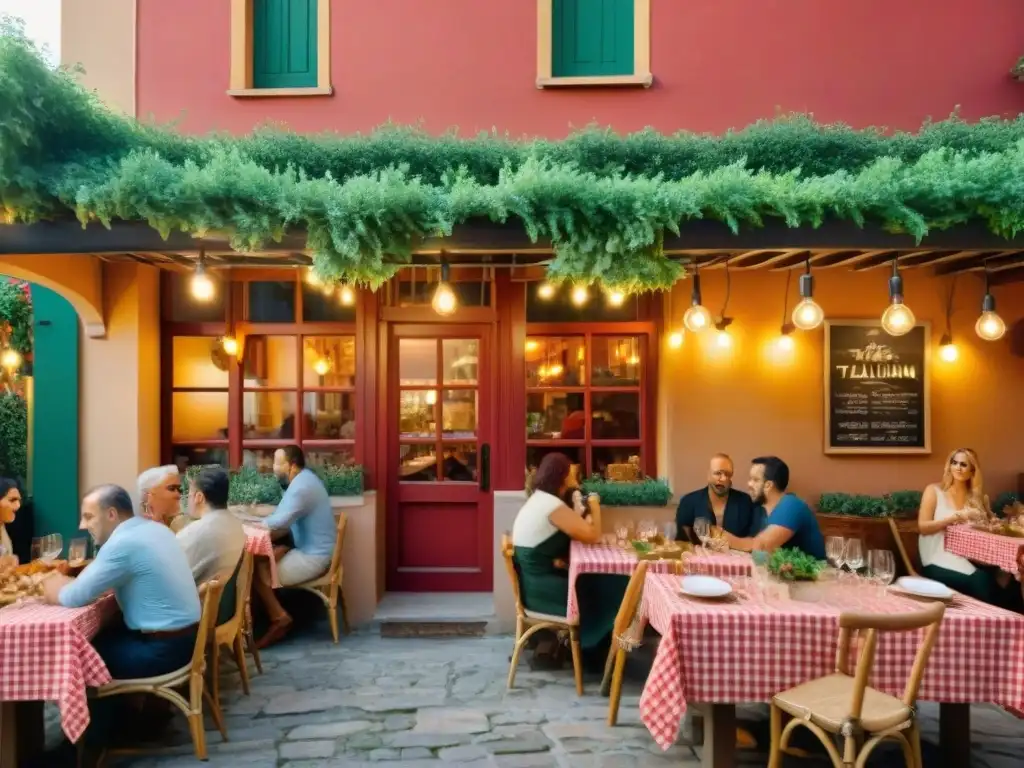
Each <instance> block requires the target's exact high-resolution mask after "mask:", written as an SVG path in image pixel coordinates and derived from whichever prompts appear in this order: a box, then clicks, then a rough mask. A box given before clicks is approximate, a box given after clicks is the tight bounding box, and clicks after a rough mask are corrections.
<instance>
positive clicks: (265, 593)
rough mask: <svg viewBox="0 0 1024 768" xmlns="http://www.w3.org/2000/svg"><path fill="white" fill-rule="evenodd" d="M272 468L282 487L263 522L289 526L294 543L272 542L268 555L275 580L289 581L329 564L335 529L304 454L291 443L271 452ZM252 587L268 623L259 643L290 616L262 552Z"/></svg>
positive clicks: (283, 630) (276, 635)
mask: <svg viewBox="0 0 1024 768" xmlns="http://www.w3.org/2000/svg"><path fill="white" fill-rule="evenodd" d="M274 474H275V475H277V478H278V480H280V481H281V485H282V486H284V488H285V492H284V496H282V497H281V503H280V504H278V505H277V509H275V510H274V512H273V514H271V515H269V516H268V517H267V519H266V526H267V528H269V529H270V531H271V533H283V532H284V531H285V530H290V531H291V534H292V540H293V541H294V543H295V546H294V547H293V548H291V549H289V548H288V547H285V546H282V545H278V546H275V547H274V558H275V559H276V560H277V578H278V581H279V582H280V584H281V586H282V587H292V586H295V585H296V584H302V583H304V582H307V581H310V580H311V579H315V578H316V577H317V576H321V575H323V574H324V573H325V572H326V571H327V569H328V568H329V567H330V565H331V557H332V556H333V555H334V539H335V535H336V527H335V523H334V512H333V511H332V510H331V500H330V497H329V496H328V495H327V489H326V488H324V484H323V483H322V482H320V478H319V477H317V476H316V475H315V474H314V473H313V472H312V471H311V470H309V469H306V456H305V454H303V452H302V449H301V448H299V447H298V446H297V445H289V446H286V447H285V448H278V449H277V450H276V451H275V452H274ZM256 592H257V593H258V594H259V596H260V599H261V600H262V601H263V605H264V606H266V609H267V615H268V617H269V618H270V626H269V627H268V628H267V631H266V633H265V634H264V635H263V637H261V638H260V640H259V643H258V646H259V647H260V648H265V647H267V646H268V645H271V644H272V643H275V642H277V641H278V640H280V639H281V638H282V637H284V636H285V635H286V634H287V633H288V630H289V629H290V628H291V625H292V617H291V616H289V615H288V612H287V611H286V610H285V609H284V608H283V607H282V606H281V603H280V602H278V600H277V596H276V595H275V594H274V587H273V586H272V584H271V579H270V563H268V562H267V561H266V560H265V559H263V558H261V559H260V560H259V562H258V563H257V567H256Z"/></svg>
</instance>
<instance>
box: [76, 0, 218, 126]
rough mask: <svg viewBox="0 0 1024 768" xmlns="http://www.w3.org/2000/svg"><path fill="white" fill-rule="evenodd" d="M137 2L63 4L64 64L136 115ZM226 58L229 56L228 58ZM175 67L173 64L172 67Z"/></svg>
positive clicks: (101, 94) (113, 103)
mask: <svg viewBox="0 0 1024 768" xmlns="http://www.w3.org/2000/svg"><path fill="white" fill-rule="evenodd" d="M135 3H136V0H62V1H61V30H60V57H61V64H64V65H67V66H76V65H81V66H82V67H83V68H84V70H85V72H84V74H83V75H82V82H83V84H84V85H85V86H86V88H89V89H90V90H94V91H96V92H97V93H98V94H99V97H100V99H102V100H103V101H104V102H106V103H107V104H108V105H109V106H111V107H112V108H114V109H116V110H119V111H121V112H124V113H126V114H129V115H133V116H134V115H135V39H136V35H135V21H136V12H135V11H136V9H135ZM225 55H226V54H225ZM169 66H173V64H169Z"/></svg>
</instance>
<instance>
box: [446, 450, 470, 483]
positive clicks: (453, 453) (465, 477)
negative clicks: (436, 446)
mask: <svg viewBox="0 0 1024 768" xmlns="http://www.w3.org/2000/svg"><path fill="white" fill-rule="evenodd" d="M441 473H442V477H443V479H445V480H450V481H452V482H459V483H475V482H476V481H477V449H476V443H457V444H447V443H446V444H445V445H444V461H443V463H442V464H441Z"/></svg>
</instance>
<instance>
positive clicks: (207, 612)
mask: <svg viewBox="0 0 1024 768" xmlns="http://www.w3.org/2000/svg"><path fill="white" fill-rule="evenodd" d="M223 591H224V584H223V582H221V581H220V580H219V579H210V580H209V581H206V582H203V583H202V584H200V585H199V597H200V598H201V599H202V601H203V611H202V613H201V614H200V617H199V632H197V633H196V647H195V649H194V650H193V651H192V671H193V672H196V671H197V670H198V671H200V672H201V671H202V670H203V668H204V660H205V658H206V643H207V642H208V639H209V637H210V633H211V632H213V631H214V630H215V629H216V623H217V608H218V606H219V605H220V596H221V593H222V592H223Z"/></svg>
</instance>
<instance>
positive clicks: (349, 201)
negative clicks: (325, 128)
mask: <svg viewBox="0 0 1024 768" xmlns="http://www.w3.org/2000/svg"><path fill="white" fill-rule="evenodd" d="M0 204H2V207H3V210H2V215H3V217H4V220H5V221H7V222H9V223H15V222H23V223H32V222H37V221H40V220H55V221H60V220H62V219H67V218H69V217H72V216H73V217H77V219H78V220H79V221H80V222H82V223H83V224H88V223H91V222H96V221H98V222H102V223H103V224H104V225H107V226H109V225H111V224H112V223H116V222H145V223H146V224H148V225H149V226H151V227H153V228H155V229H156V230H158V231H159V232H160V233H161V235H163V236H165V237H166V236H168V235H170V234H171V233H175V232H182V233H187V234H190V235H197V236H203V235H204V234H206V233H226V234H227V236H228V237H229V240H230V245H231V247H232V248H234V249H236V250H238V251H240V252H248V251H258V250H262V249H267V248H271V247H272V246H273V244H274V243H276V242H279V241H281V239H282V238H284V237H285V236H286V235H287V234H289V233H292V232H295V231H302V232H304V233H305V236H306V239H305V245H306V249H307V250H308V251H309V252H310V253H311V254H312V255H313V260H314V265H315V268H316V270H317V271H318V273H320V275H321V277H323V278H325V279H329V280H344V281H348V282H352V283H360V284H366V285H370V286H377V285H379V284H380V283H381V282H382V281H384V280H386V279H387V278H389V277H390V276H392V275H393V274H394V273H395V271H396V270H397V269H398V268H400V266H401V265H402V264H405V263H409V259H410V258H411V254H412V253H413V252H414V251H415V250H416V248H417V246H418V245H420V244H422V243H424V242H426V241H427V240H430V239H436V238H438V237H445V236H447V235H450V234H451V233H452V231H453V228H455V227H457V226H458V225H460V224H463V223H464V222H470V221H479V220H481V219H483V220H489V221H492V222H500V223H505V224H509V225H518V226H521V227H522V229H523V230H524V231H525V232H526V234H527V235H528V237H529V238H530V240H531V241H534V242H538V241H545V242H549V243H550V244H551V247H552V250H553V253H554V258H553V260H552V261H551V263H550V265H549V267H548V275H549V278H550V279H552V280H572V281H579V282H584V283H592V282H601V283H603V284H604V285H606V286H609V287H616V288H619V289H622V290H626V291H644V290H661V289H666V288H668V287H670V286H671V285H672V284H673V282H675V281H676V280H677V279H678V278H679V277H681V275H682V272H683V267H682V265H681V264H680V263H679V262H678V261H677V260H675V259H673V258H671V256H670V255H666V253H665V251H664V242H665V238H666V237H668V236H671V235H678V234H679V232H680V228H681V227H684V226H685V225H686V224H687V223H690V222H695V221H700V220H705V221H707V220H712V221H719V222H722V223H724V224H725V225H727V226H728V227H729V229H730V230H731V231H732V232H734V233H736V232H740V231H741V230H744V229H748V228H757V227H762V226H764V225H765V224H766V223H771V224H774V223H775V222H784V223H785V225H786V226H787V227H791V228H796V227H803V228H817V227H820V226H821V225H822V224H824V223H826V222H833V221H846V222H853V223H854V224H856V225H857V226H865V225H871V226H879V227H883V228H884V229H885V230H887V231H890V232H896V233H904V234H906V235H909V236H911V237H912V238H913V240H914V241H917V242H920V241H921V240H922V239H923V238H925V237H926V236H927V235H929V234H930V233H934V232H936V231H939V230H943V229H948V228H951V227H956V226H959V225H964V224H977V223H982V224H983V225H984V226H986V227H987V228H988V229H989V230H991V232H993V233H995V234H996V235H999V236H1000V237H1007V238H1010V237H1013V236H1015V235H1016V234H1017V233H1018V232H1019V231H1020V230H1021V229H1022V228H1024V119H1022V118H1020V117H1018V118H1017V119H1015V120H1009V121H1007V120H1001V119H996V118H993V119H987V120H983V121H981V122H979V123H975V124H968V123H966V122H964V121H962V120H960V119H958V118H957V117H956V116H953V117H951V118H949V119H948V120H945V121H942V122H937V123H929V124H926V125H925V126H924V127H923V128H922V129H921V130H920V131H919V132H917V133H914V134H909V133H899V132H897V133H885V132H883V131H880V130H875V129H866V130H854V129H852V128H850V127H848V126H845V125H838V124H833V125H821V124H817V123H815V122H814V121H813V119H812V118H810V117H808V116H793V117H786V118H780V119H777V120H774V121H764V122H759V123H756V124H754V125H751V126H749V127H747V128H745V129H743V130H740V131H735V132H730V133H727V134H725V135H723V136H706V135H698V134H692V133H678V134H675V135H672V136H666V135H662V134H659V133H656V132H654V131H651V130H647V131H641V132H639V133H635V134H631V135H628V136H619V135H616V134H615V133H613V132H611V131H609V130H603V129H596V128H592V129H588V130H585V131H582V132H579V133H577V134H574V135H572V136H571V137H569V138H568V139H565V140H562V141H549V140H522V141H516V140H512V139H510V138H509V137H507V136H502V135H498V134H484V135H480V136H476V137H473V138H459V137H457V136H456V135H454V134H449V135H444V136H431V135H428V134H426V133H425V132H422V131H420V130H418V129H415V128H407V127H406V128H403V127H394V126H392V127H385V128H382V129H380V130H378V131H376V132H374V133H371V134H369V135H351V136H340V135H337V134H326V133H325V134H318V135H308V134H306V135H300V134H296V133H291V132H288V131H286V130H284V129H281V128H276V127H265V128H260V129H258V130H256V131H254V132H252V133H251V134H248V135H245V136H229V135H224V134H213V135H207V136H201V137H197V136H188V135H182V134H180V133H178V132H176V131H175V130H173V128H172V127H165V126H154V125H147V124H143V123H140V122H137V121H135V120H133V119H131V118H127V117H124V116H122V115H119V114H115V113H114V112H112V111H110V110H109V109H107V108H106V107H104V106H103V105H102V104H101V103H100V101H99V100H98V99H97V98H96V97H95V96H94V95H93V94H90V93H88V92H87V91H86V90H84V89H83V88H82V87H81V86H80V85H79V84H78V83H77V81H76V79H75V77H74V74H73V73H71V72H65V71H55V70H52V69H50V68H48V67H47V65H46V64H45V63H44V62H43V60H42V59H41V58H40V56H39V55H38V52H37V51H36V50H35V49H34V47H33V46H32V44H31V43H30V42H28V41H27V40H26V39H25V37H24V36H23V35H22V33H21V32H20V30H18V29H17V28H14V27H12V26H10V25H8V26H6V27H4V28H3V29H2V30H0Z"/></svg>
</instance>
